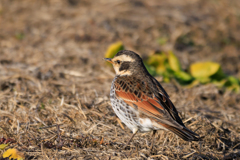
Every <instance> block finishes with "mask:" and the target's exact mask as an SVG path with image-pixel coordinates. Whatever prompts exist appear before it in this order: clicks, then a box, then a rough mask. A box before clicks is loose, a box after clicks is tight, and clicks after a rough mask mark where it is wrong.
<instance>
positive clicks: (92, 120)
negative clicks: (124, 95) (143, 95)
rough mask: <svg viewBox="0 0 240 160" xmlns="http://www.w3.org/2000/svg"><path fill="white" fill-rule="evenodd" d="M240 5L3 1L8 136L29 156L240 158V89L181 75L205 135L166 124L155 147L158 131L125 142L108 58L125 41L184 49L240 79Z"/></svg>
mask: <svg viewBox="0 0 240 160" xmlns="http://www.w3.org/2000/svg"><path fill="white" fill-rule="evenodd" d="M239 7H240V2H239V1H238V0H232V1H225V0H219V1H215V0H194V1H192V0H189V1H184V2H183V1H177V0H171V1H169V2H158V1H157V0H156V1H149V2H145V1H126V0H117V1H111V2H109V1H105V0H101V1H95V0H94V1H85V0H68V1H67V0H63V1H58V0H49V1H32V0H21V1H17V0H13V1H9V0H1V1H0V23H1V25H0V90H1V92H0V136H1V137H0V138H2V139H0V143H10V145H9V146H8V148H14V147H15V148H17V149H18V150H19V151H21V152H23V153H24V154H25V156H26V159H238V157H240V135H239V132H240V127H239V126H240V123H239V122H240V116H239V108H240V105H239V102H240V95H239V94H236V93H231V92H229V91H225V90H219V89H218V88H216V87H215V86H214V85H211V84H210V85H200V86H196V87H194V88H191V89H188V88H182V87H181V86H179V85H178V84H177V83H175V81H174V80H172V82H171V83H168V84H163V86H164V87H165V89H166V90H167V91H168V93H169V95H170V96H171V99H172V101H173V102H174V104H175V106H176V107H177V108H178V110H179V111H180V113H181V117H182V118H183V120H184V123H185V124H186V125H187V126H188V127H189V128H190V129H191V130H193V131H196V132H197V133H198V134H200V135H201V136H205V138H204V139H203V141H202V142H201V143H199V142H193V143H189V142H185V141H183V140H181V139H179V138H178V137H176V136H175V135H173V134H172V133H170V132H165V131H159V132H158V133H157V136H156V144H155V146H154V149H153V150H152V152H150V151H149V149H148V148H149V147H148V146H150V143H151V139H150V136H151V134H150V133H147V134H138V135H137V136H136V137H135V138H134V140H133V142H132V143H131V145H130V146H129V147H128V148H127V149H126V150H122V149H121V148H122V147H123V145H124V144H125V143H126V142H127V140H128V138H129V137H130V135H131V133H130V130H129V129H127V128H125V126H123V125H121V124H120V123H119V121H118V120H117V118H116V117H115V114H114V113H113V110H112V108H111V105H110V103H109V90H110V85H111V81H112V79H113V77H114V73H113V71H112V70H111V68H110V67H108V66H107V65H105V63H104V62H103V61H102V58H103V55H104V52H105V50H106V48H107V46H108V45H109V44H110V43H112V42H115V41H117V40H122V41H123V43H124V45H125V46H126V48H127V49H130V50H135V51H136V52H138V53H140V54H141V55H142V56H143V57H144V56H145V55H147V54H149V53H150V51H151V50H156V49H160V50H174V51H175V53H176V55H177V56H178V57H179V59H180V61H181V63H182V65H183V66H184V69H187V67H188V65H189V63H190V62H195V61H199V60H201V61H205V60H212V61H216V62H219V63H221V65H222V66H223V70H224V71H225V73H227V74H230V75H234V76H238V77H240V71H239V69H240V64H239V63H238V62H239V60H240V54H239V46H240V39H239V38H240V35H239V34H240V33H239V29H238V28H239V27H240V19H239V17H240V14H239ZM159 38H162V39H165V43H164V44H162V45H159V43H158V40H159ZM162 39H160V40H162ZM159 80H161V78H160V77H159ZM3 152H4V151H0V153H1V154H2V153H3Z"/></svg>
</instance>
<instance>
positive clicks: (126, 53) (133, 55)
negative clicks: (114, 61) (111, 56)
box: [115, 50, 142, 60]
mask: <svg viewBox="0 0 240 160" xmlns="http://www.w3.org/2000/svg"><path fill="white" fill-rule="evenodd" d="M121 55H127V56H130V57H131V58H133V59H135V60H142V58H141V57H140V56H139V55H138V54H137V53H135V52H133V51H129V50H122V51H119V52H118V53H117V54H116V55H115V57H117V56H121Z"/></svg>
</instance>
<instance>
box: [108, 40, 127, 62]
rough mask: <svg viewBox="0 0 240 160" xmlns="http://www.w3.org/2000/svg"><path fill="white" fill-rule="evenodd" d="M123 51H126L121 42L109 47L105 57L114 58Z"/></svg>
mask: <svg viewBox="0 0 240 160" xmlns="http://www.w3.org/2000/svg"><path fill="white" fill-rule="evenodd" d="M123 49H124V46H123V44H122V42H121V41H119V42H116V43H113V44H111V45H110V46H109V47H108V49H107V52H106V53H105V57H106V58H113V57H114V56H115V54H117V52H119V51H120V50H123Z"/></svg>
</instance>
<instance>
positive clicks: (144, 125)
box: [139, 118, 165, 132]
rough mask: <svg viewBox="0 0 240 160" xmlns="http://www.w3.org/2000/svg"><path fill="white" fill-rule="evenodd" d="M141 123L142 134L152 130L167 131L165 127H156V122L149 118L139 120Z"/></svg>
mask: <svg viewBox="0 0 240 160" xmlns="http://www.w3.org/2000/svg"><path fill="white" fill-rule="evenodd" d="M139 123H140V124H141V127H140V131H141V132H149V131H151V130H160V129H165V128H164V127H161V126H160V125H157V126H156V122H155V121H152V120H151V119H149V118H139Z"/></svg>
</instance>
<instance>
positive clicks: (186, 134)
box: [163, 125, 201, 141]
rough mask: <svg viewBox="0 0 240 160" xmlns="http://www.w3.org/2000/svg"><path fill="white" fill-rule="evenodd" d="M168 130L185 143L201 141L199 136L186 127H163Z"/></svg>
mask: <svg viewBox="0 0 240 160" xmlns="http://www.w3.org/2000/svg"><path fill="white" fill-rule="evenodd" d="M163 126H164V127H165V128H166V129H168V130H170V131H171V132H173V133H175V134H176V135H178V136H179V137H181V138H182V139H183V140H185V141H199V140H201V138H200V137H199V135H198V134H196V133H194V132H193V131H191V130H189V129H187V128H186V127H183V128H181V129H179V128H176V127H173V126H169V125H163Z"/></svg>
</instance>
